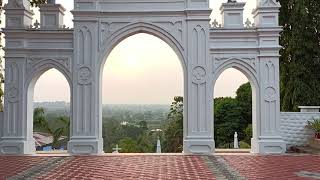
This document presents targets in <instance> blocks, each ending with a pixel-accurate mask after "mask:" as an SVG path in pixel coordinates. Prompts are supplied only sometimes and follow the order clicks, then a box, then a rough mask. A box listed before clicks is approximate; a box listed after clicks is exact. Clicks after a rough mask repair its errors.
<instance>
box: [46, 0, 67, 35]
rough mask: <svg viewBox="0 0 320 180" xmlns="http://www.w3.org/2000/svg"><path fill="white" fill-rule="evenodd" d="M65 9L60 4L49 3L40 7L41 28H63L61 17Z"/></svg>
mask: <svg viewBox="0 0 320 180" xmlns="http://www.w3.org/2000/svg"><path fill="white" fill-rule="evenodd" d="M65 11H66V9H65V8H64V7H63V6H62V5H61V4H55V3H54V2H51V3H50V4H49V1H48V4H41V5H40V17H41V18H40V24H41V28H46V29H58V28H62V27H63V26H64V23H63V17H64V12H65Z"/></svg>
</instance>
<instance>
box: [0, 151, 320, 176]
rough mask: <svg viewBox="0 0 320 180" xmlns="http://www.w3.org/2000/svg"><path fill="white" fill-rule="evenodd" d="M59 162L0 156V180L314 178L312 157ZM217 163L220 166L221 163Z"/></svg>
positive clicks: (317, 167) (318, 160) (316, 166)
mask: <svg viewBox="0 0 320 180" xmlns="http://www.w3.org/2000/svg"><path fill="white" fill-rule="evenodd" d="M212 158H213V159H212ZM60 159H62V160H61V161H60V160H59V161H52V160H53V158H52V157H41V156H31V157H30V156H21V157H14V156H10V157H1V156H0V180H2V179H5V178H8V177H12V176H15V175H16V176H15V178H17V179H19V178H20V179H24V178H25V177H29V179H37V178H38V179H41V180H42V179H43V180H46V179H47V180H49V179H50V180H53V179H59V180H60V179H77V180H78V179H107V180H116V179H117V180H118V179H125V180H127V179H128V180H130V179H139V180H144V179H146V180H148V179H161V180H167V179H172V180H179V179H181V180H185V179H186V180H187V179H192V180H198V179H199V180H202V179H210V180H211V179H215V176H217V177H223V176H224V177H228V178H229V177H233V178H231V179H239V178H241V177H245V178H247V179H267V180H273V179H274V180H282V179H283V180H284V179H290V180H295V179H311V178H306V177H304V178H303V177H301V174H300V175H299V176H298V175H297V173H299V172H304V173H311V174H312V173H314V174H315V175H314V176H315V178H317V179H319V178H320V156H312V155H303V156H293V155H284V156H254V155H225V156H215V157H210V158H204V157H201V156H183V155H161V156H159V155H119V156H110V155H109V156H90V157H89V156H79V157H60ZM214 159H216V160H219V161H214ZM220 159H224V160H225V161H224V162H221V161H220ZM57 160H58V159H57ZM212 160H213V161H212ZM208 162H214V163H211V165H212V166H213V167H214V168H212V166H209V165H208V164H210V163H208ZM46 167H47V168H46ZM230 168H231V169H233V170H230ZM234 170H235V171H234ZM212 172H214V174H213V173H212ZM219 175H222V176H219Z"/></svg>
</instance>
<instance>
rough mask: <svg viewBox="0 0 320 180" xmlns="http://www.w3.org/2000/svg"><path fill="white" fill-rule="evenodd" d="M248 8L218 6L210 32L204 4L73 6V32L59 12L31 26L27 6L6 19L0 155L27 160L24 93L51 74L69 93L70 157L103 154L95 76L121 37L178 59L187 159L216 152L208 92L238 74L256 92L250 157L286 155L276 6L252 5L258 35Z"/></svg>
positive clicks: (10, 9)
mask: <svg viewBox="0 0 320 180" xmlns="http://www.w3.org/2000/svg"><path fill="white" fill-rule="evenodd" d="M244 5H245V3H224V4H222V6H221V11H222V15H223V23H222V25H221V26H219V25H218V24H216V23H214V24H213V26H212V27H211V26H210V23H209V22H210V18H209V15H210V14H211V10H210V9H209V2H208V0H197V1H195V0H75V1H74V7H75V9H74V11H73V14H74V29H67V28H65V27H64V26H63V20H62V19H63V18H62V17H63V15H64V13H63V12H64V8H63V7H62V6H61V5H57V4H48V5H42V6H41V7H40V12H41V23H40V26H39V25H37V24H35V25H32V24H31V21H32V14H33V13H32V11H31V10H30V4H29V2H28V0H10V1H9V3H8V4H7V5H6V6H5V10H6V22H7V25H6V28H5V30H4V32H5V35H6V48H5V51H6V82H5V112H4V122H2V124H1V129H2V131H0V132H1V134H0V137H1V139H0V140H1V141H0V154H32V153H34V141H33V138H32V134H31V133H30V132H32V128H31V127H32V126H31V125H30V122H28V117H27V116H26V114H28V113H29V114H30V110H31V107H30V106H31V104H30V103H29V102H30V100H29V98H28V93H29V91H30V90H29V88H28V87H29V84H30V82H32V80H33V79H35V78H36V77H38V76H39V75H40V74H41V73H42V72H43V71H44V70H45V69H48V68H56V69H58V70H60V71H61V72H62V73H63V74H64V75H65V76H66V78H67V79H68V81H69V83H70V86H71V97H72V98H71V99H72V100H71V103H72V105H71V107H72V108H71V109H72V117H71V118H72V125H71V139H70V142H69V144H68V151H69V153H70V154H100V153H103V149H102V148H103V140H102V113H101V77H102V68H103V64H104V61H105V60H106V59H107V56H108V55H109V53H110V52H111V50H112V49H113V48H114V47H115V46H116V45H117V44H118V43H119V42H120V41H121V40H123V39H124V38H126V37H128V36H131V35H133V34H136V33H140V32H144V33H149V34H152V35H154V36H156V37H158V38H160V39H162V40H163V41H165V42H166V43H168V44H169V45H170V46H171V47H172V49H173V50H174V51H175V52H176V54H177V55H178V57H179V59H180V60H181V64H182V66H183V69H184V86H185V87H184V97H185V101H184V145H183V149H184V153H193V154H197V153H205V154H210V153H213V152H214V149H215V143H214V133H213V127H214V124H213V87H214V82H215V80H216V78H217V77H218V76H219V74H220V73H221V72H222V71H223V70H224V69H226V68H229V67H234V68H237V69H239V70H240V71H241V72H243V73H244V74H245V75H246V76H247V77H248V79H249V80H250V81H251V83H252V85H253V87H254V88H253V89H254V90H255V91H254V92H255V103H254V112H255V113H254V121H255V123H254V126H255V127H254V129H255V131H254V138H253V139H252V145H253V148H252V152H254V153H283V152H285V150H286V149H285V143H284V141H283V140H282V137H281V136H280V132H279V122H280V117H279V116H280V100H279V99H280V98H279V49H280V46H279V40H278V38H279V32H280V31H281V27H279V26H278V12H279V8H280V5H279V4H278V3H277V2H276V1H275V0H257V8H256V9H255V10H254V12H253V14H254V18H255V26H250V24H247V25H246V27H245V26H244V25H243V7H244Z"/></svg>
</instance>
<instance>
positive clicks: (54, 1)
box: [47, 0, 56, 4]
mask: <svg viewBox="0 0 320 180" xmlns="http://www.w3.org/2000/svg"><path fill="white" fill-rule="evenodd" d="M47 3H48V4H56V0H47Z"/></svg>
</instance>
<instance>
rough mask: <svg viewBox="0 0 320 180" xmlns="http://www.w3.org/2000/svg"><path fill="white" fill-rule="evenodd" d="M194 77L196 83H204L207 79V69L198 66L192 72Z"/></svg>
mask: <svg viewBox="0 0 320 180" xmlns="http://www.w3.org/2000/svg"><path fill="white" fill-rule="evenodd" d="M192 75H193V78H194V81H195V82H196V83H203V82H204V81H205V79H206V75H207V72H206V69H205V68H204V67H202V66H196V67H194V68H193V70H192Z"/></svg>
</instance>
